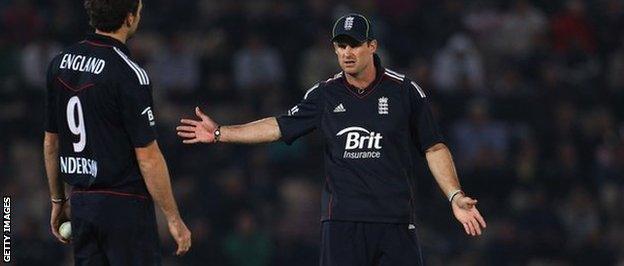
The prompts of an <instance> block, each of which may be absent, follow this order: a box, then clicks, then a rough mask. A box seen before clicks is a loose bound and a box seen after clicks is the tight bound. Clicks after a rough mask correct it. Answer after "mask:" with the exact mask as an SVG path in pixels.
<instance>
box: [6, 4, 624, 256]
mask: <svg viewBox="0 0 624 266" xmlns="http://www.w3.org/2000/svg"><path fill="white" fill-rule="evenodd" d="M143 3H144V9H143V17H142V22H141V25H140V29H139V32H138V34H137V35H136V36H135V37H134V38H133V39H132V40H130V41H129V47H130V49H131V51H132V53H133V56H134V58H135V59H136V61H138V62H139V64H140V65H142V66H144V67H145V68H146V70H147V72H148V74H149V75H150V79H151V80H152V81H153V84H154V85H153V86H154V97H155V102H156V103H155V111H156V118H157V122H158V132H159V142H160V145H161V148H162V149H163V152H164V154H165V157H166V159H167V161H168V163H169V168H170V172H171V174H172V182H173V187H174V192H175V194H176V198H177V200H178V204H179V206H180V208H181V212H182V215H183V217H184V218H185V220H186V221H187V224H188V225H189V227H190V229H191V231H192V232H193V237H194V239H193V248H192V251H191V252H190V253H189V254H188V255H187V256H186V257H184V258H176V257H174V256H172V255H171V253H172V252H173V243H172V240H171V238H170V236H169V234H168V232H167V230H166V226H164V223H163V222H162V220H161V221H160V225H161V232H160V236H161V238H162V239H163V243H164V245H163V253H164V254H165V255H164V259H165V263H166V265H231V266H265V265H266V266H268V265H276V266H287V265H301V266H304V265H317V264H318V255H319V242H320V231H319V228H320V223H319V213H320V200H319V198H320V188H321V186H322V182H323V178H322V175H323V168H322V156H323V153H322V141H321V139H320V137H319V136H318V135H316V134H312V135H311V136H310V137H307V138H304V139H302V140H299V141H297V142H296V143H295V144H293V145H292V146H287V145H285V144H282V143H274V144H267V145H258V146H243V145H222V144H218V145H198V146H187V145H183V144H182V143H181V141H180V140H179V139H178V138H177V137H176V135H175V129H174V128H175V126H176V125H177V124H178V120H179V119H180V118H181V117H191V116H193V107H195V106H200V107H202V108H203V110H204V111H206V112H207V113H208V114H209V115H211V116H212V117H213V118H214V119H215V120H216V121H217V122H219V123H221V124H232V123H243V122H248V121H250V120H255V119H257V118H261V117H265V116H273V115H279V114H281V113H284V112H285V111H286V110H288V109H289V108H290V107H292V106H293V105H294V104H295V103H297V102H298V101H299V99H300V98H301V97H302V96H303V93H304V92H305V91H306V90H307V89H308V88H309V87H311V86H312V85H313V84H314V83H315V82H316V81H318V80H325V79H327V78H328V77H330V76H331V75H333V74H334V73H337V72H338V71H340V70H339V68H338V65H337V63H336V57H335V54H334V53H333V51H332V48H331V44H330V42H329V39H330V37H329V36H330V34H331V28H332V25H333V24H332V23H333V21H334V20H335V19H336V18H338V17H340V16H341V15H344V14H346V13H348V12H351V11H354V12H360V13H363V14H365V15H367V16H368V17H369V18H371V20H372V23H373V25H374V26H375V28H374V32H375V35H376V36H377V38H378V40H379V42H380V48H381V49H380V51H379V55H380V56H381V58H382V61H383V62H384V64H385V65H386V66H390V67H391V68H392V69H393V70H395V71H398V72H401V73H404V74H406V75H407V76H409V77H410V78H411V79H413V80H415V81H417V82H418V83H419V85H420V86H421V87H423V88H424V89H425V90H426V91H428V93H429V94H430V98H431V99H432V101H433V104H434V111H435V114H436V116H437V118H438V119H439V121H440V124H441V126H442V128H443V132H444V133H445V136H446V138H447V140H448V143H449V145H450V148H451V150H452V152H453V154H454V156H455V161H456V164H457V167H458V172H459V175H460V180H461V182H462V184H463V187H464V189H465V190H466V191H467V192H468V193H469V194H470V195H471V196H474V197H476V198H478V199H479V207H480V210H481V212H482V214H483V215H484V217H485V218H486V220H487V221H488V228H487V229H486V233H485V235H483V236H481V237H480V238H476V239H470V238H469V237H467V236H466V235H465V234H464V232H463V229H462V228H461V225H460V224H458V223H457V222H456V221H455V220H454V218H453V217H452V214H451V210H450V208H449V205H448V202H447V201H446V200H445V198H444V196H443V195H442V194H441V193H440V191H439V189H438V188H437V186H436V184H435V182H434V180H433V177H431V174H430V173H429V171H428V170H427V168H426V165H425V163H424V162H423V161H419V162H418V163H420V164H421V165H422V169H421V171H420V172H421V173H420V174H419V175H418V176H416V180H417V185H418V187H417V189H418V198H417V202H419V204H418V210H417V214H418V219H419V220H418V223H419V234H420V238H421V242H422V244H423V245H424V253H425V260H426V261H427V264H428V265H624V212H622V206H623V203H624V42H623V41H624V2H623V1H621V0H592V1H589V0H588V1H583V0H544V1H537V0H533V1H529V0H504V1H503V0H465V1H462V0H435V1H434V0H357V1H356V0H352V1H330V0H298V1H289V0H247V1H228V0H178V1H166V0H153V1H149V0H144V2H143ZM87 20H88V19H87V16H86V14H85V12H84V10H83V8H82V1H44V0H9V1H1V2H0V58H1V60H0V193H2V195H11V196H12V197H13V212H14V213H13V215H14V217H13V219H14V220H13V225H14V228H13V230H14V232H13V237H14V240H13V241H14V248H13V249H12V253H13V256H14V260H15V261H16V264H17V265H68V264H69V263H71V261H72V260H71V250H70V248H69V247H66V246H62V245H61V244H59V243H56V242H55V241H54V240H53V237H52V235H51V234H50V232H49V208H50V203H49V195H48V189H47V183H46V177H45V172H44V166H43V158H42V136H43V117H44V115H43V114H44V109H43V99H44V94H45V71H46V68H47V64H48V63H49V60H50V59H51V58H52V57H53V56H55V55H56V54H57V53H59V52H60V51H61V49H62V48H63V47H65V46H67V45H69V44H71V43H73V42H76V41H80V40H82V38H83V36H84V35H85V34H86V33H88V32H90V31H92V30H91V29H90V28H89V26H88V23H87Z"/></svg>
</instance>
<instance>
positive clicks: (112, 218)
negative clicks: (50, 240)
mask: <svg viewBox="0 0 624 266" xmlns="http://www.w3.org/2000/svg"><path fill="white" fill-rule="evenodd" d="M71 219H72V221H71V222H72V244H73V247H74V262H75V265H81V266H82V265H112V266H117V265H119V266H122V265H150V266H152V265H161V255H160V243H159V238H158V231H157V226H156V216H155V213H154V204H153V202H152V201H151V200H150V199H148V198H147V197H140V196H139V197H137V196H120V195H113V194H106V193H74V194H72V197H71Z"/></svg>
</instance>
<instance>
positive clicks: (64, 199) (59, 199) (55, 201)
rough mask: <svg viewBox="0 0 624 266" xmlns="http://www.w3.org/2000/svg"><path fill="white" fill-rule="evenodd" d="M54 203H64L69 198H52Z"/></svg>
mask: <svg viewBox="0 0 624 266" xmlns="http://www.w3.org/2000/svg"><path fill="white" fill-rule="evenodd" d="M50 201H52V203H53V204H63V203H65V202H66V201H67V198H52V199H50Z"/></svg>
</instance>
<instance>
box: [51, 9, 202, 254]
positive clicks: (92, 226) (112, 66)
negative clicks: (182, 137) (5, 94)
mask: <svg viewBox="0 0 624 266" xmlns="http://www.w3.org/2000/svg"><path fill="white" fill-rule="evenodd" d="M84 6H85V9H86V11H87V13H88V15H89V18H90V24H91V26H93V27H94V28H95V33H94V34H90V35H88V36H87V37H86V38H85V39H84V40H83V41H80V42H78V43H76V44H74V45H72V46H70V47H68V48H67V49H65V50H64V51H62V52H61V53H60V54H59V55H58V56H56V57H55V58H54V59H53V60H52V62H51V63H50V66H49V68H48V74H47V96H46V119H45V121H46V122H45V137H44V147H43V148H44V157H45V165H46V172H47V177H48V184H49V189H50V194H51V201H52V213H51V218H50V226H51V230H52V233H53V234H54V236H55V237H56V238H57V239H58V240H59V241H61V242H63V243H69V241H70V240H71V242H72V244H73V250H74V261H75V265H160V264H161V254H160V253H161V251H160V244H159V238H158V232H157V225H156V217H155V213H154V202H155V203H156V204H157V205H158V206H159V207H160V209H161V210H162V211H163V213H164V215H165V217H166V219H167V224H168V227H169V232H170V233H171V235H172V236H173V239H174V240H175V242H176V243H177V245H178V248H177V251H176V253H177V254H178V255H182V254H184V253H186V252H187V251H188V250H189V248H190V246H191V233H190V231H189V230H188V228H187V227H186V225H185V224H184V221H183V220H182V218H181V217H180V214H179V212H178V207H177V204H176V202H175V200H174V198H173V193H172V190H171V184H170V180H169V173H168V170H167V164H166V162H165V159H164V157H163V155H162V153H161V151H160V149H159V147H158V142H157V140H156V130H155V125H156V120H155V117H154V107H153V102H152V87H151V81H150V78H149V76H148V75H147V72H145V70H144V69H143V68H141V67H140V66H139V65H138V64H137V63H135V62H134V61H133V59H132V56H131V54H130V51H129V50H128V47H127V46H126V41H127V40H128V39H129V38H130V37H131V36H132V35H133V34H134V33H135V32H136V30H137V28H138V25H139V21H140V20H141V10H142V2H141V0H115V1H109V0H86V1H85V2H84ZM63 182H65V183H67V184H69V185H71V186H72V187H73V189H72V191H71V196H70V198H69V199H68V198H67V197H66V195H65V189H64V184H63ZM68 200H69V202H71V217H70V215H69V212H68V211H69V202H68ZM70 219H71V226H72V237H71V239H65V238H63V237H62V236H61V235H60V234H59V232H58V229H59V225H60V224H61V223H62V222H64V221H67V220H70Z"/></svg>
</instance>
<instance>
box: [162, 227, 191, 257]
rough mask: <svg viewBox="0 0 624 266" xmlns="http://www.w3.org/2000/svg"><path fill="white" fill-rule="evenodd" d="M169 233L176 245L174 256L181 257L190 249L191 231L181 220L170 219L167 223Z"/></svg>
mask: <svg viewBox="0 0 624 266" xmlns="http://www.w3.org/2000/svg"><path fill="white" fill-rule="evenodd" d="M167 225H168V226H169V232H170V233H171V236H172V237H173V239H174V240H175V242H176V243H177V244H178V249H177V250H176V253H175V254H176V255H178V256H182V255H184V254H186V252H188V250H189V249H190V248H191V231H189V229H188V228H187V227H186V224H184V221H182V219H181V218H176V219H171V220H169V221H167Z"/></svg>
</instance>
